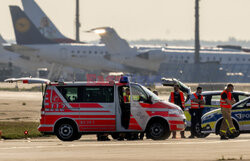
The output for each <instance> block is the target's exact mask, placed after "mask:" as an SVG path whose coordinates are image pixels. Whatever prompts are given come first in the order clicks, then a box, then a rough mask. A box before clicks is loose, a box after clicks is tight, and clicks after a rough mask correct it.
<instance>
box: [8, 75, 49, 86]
mask: <svg viewBox="0 0 250 161" xmlns="http://www.w3.org/2000/svg"><path fill="white" fill-rule="evenodd" d="M4 82H8V83H13V82H23V83H26V84H49V83H50V80H48V79H42V78H30V77H22V78H8V79H5V80H4Z"/></svg>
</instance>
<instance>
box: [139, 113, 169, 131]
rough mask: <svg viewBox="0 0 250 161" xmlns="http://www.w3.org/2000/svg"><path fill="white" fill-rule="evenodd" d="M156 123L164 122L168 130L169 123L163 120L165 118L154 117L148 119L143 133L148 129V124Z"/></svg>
mask: <svg viewBox="0 0 250 161" xmlns="http://www.w3.org/2000/svg"><path fill="white" fill-rule="evenodd" d="M156 121H160V122H165V123H166V125H167V127H168V129H169V130H170V126H169V122H168V120H167V119H165V118H164V117H162V116H154V117H152V118H150V119H149V120H148V122H147V125H146V128H145V130H144V131H147V130H148V128H149V126H150V124H152V123H153V122H156Z"/></svg>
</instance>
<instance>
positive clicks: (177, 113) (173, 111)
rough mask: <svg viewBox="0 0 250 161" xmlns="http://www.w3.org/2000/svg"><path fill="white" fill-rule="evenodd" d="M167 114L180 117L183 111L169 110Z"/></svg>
mask: <svg viewBox="0 0 250 161" xmlns="http://www.w3.org/2000/svg"><path fill="white" fill-rule="evenodd" d="M168 113H169V114H171V115H182V114H184V113H183V111H182V110H179V109H169V111H168Z"/></svg>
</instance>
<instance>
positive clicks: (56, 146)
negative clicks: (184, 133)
mask: <svg viewBox="0 0 250 161" xmlns="http://www.w3.org/2000/svg"><path fill="white" fill-rule="evenodd" d="M248 141H249V140H228V141H221V140H218V141H202V142H150V143H145V142H144V143H143V142H133V143H132V142H123V143H122V144H121V143H117V142H112V143H110V142H109V143H100V144H99V143H97V142H96V143H94V144H88V143H87V144H86V143H84V142H83V144H77V145H76V144H70V145H63V143H62V145H46V146H41V145H40V146H20V147H17V146H13V147H6V148H0V150H13V149H44V148H70V147H101V146H141V145H171V144H172V145H176V144H179V145H188V144H215V143H238V142H248ZM30 143H35V141H34V142H30ZM30 143H29V144H30ZM78 143H79V142H78ZM57 144H58V143H57ZM60 144H61V143H60Z"/></svg>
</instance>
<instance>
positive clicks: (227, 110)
mask: <svg viewBox="0 0 250 161" xmlns="http://www.w3.org/2000/svg"><path fill="white" fill-rule="evenodd" d="M233 89H234V86H233V85H232V84H228V85H227V88H226V89H225V90H224V91H223V92H222V93H221V98H220V107H221V113H222V117H223V121H222V124H221V127H220V137H221V140H227V139H228V137H227V130H228V129H229V132H230V135H232V136H233V135H237V133H238V131H236V129H235V127H234V124H233V121H232V118H231V109H232V105H233V104H234V103H235V102H236V101H235V99H234V98H233V95H232V93H231V92H232V91H233Z"/></svg>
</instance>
